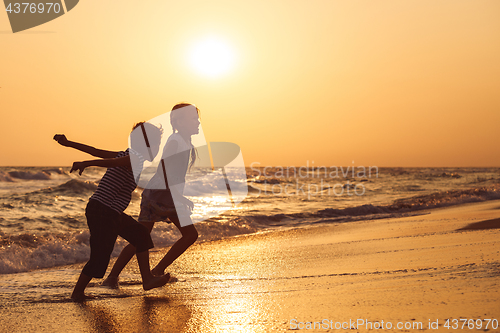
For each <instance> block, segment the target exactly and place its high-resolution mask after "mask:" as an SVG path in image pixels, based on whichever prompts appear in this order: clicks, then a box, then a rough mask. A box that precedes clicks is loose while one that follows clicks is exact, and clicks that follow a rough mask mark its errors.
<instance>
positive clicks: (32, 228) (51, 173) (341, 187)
mask: <svg viewBox="0 0 500 333" xmlns="http://www.w3.org/2000/svg"><path fill="white" fill-rule="evenodd" d="M69 169H70V168H69V167H0V274H12V273H21V272H29V271H34V270H40V269H44V268H53V267H57V266H62V265H69V264H76V263H82V262H85V261H86V260H88V258H89V254H90V248H89V232H88V229H87V225H86V219H85V215H84V211H85V206H86V204H87V201H88V199H89V197H90V196H91V195H92V193H93V192H94V191H95V189H96V187H97V184H98V182H99V179H100V178H101V177H102V175H103V174H104V170H103V169H99V168H89V169H87V170H85V172H84V174H83V175H82V176H79V175H77V174H70V173H69ZM216 172H218V171H217V170H216ZM203 174H206V170H194V171H193V173H192V174H191V176H188V181H189V177H194V178H193V179H196V182H194V183H193V184H194V185H193V186H191V187H188V188H187V189H186V193H185V194H186V196H187V197H188V198H190V199H191V200H192V201H193V202H194V203H195V209H194V212H193V217H194V220H195V221H197V222H196V224H195V226H196V228H197V229H198V232H199V234H200V238H199V242H200V241H207V240H215V239H221V238H225V237H237V236H238V235H242V234H249V233H255V232H269V231H272V230H276V229H282V228H308V227H310V226H313V225H320V224H331V223H349V222H351V221H359V220H372V219H380V218H391V217H401V216H409V215H416V214H425V210H427V209H431V208H437V207H445V206H451V205H459V204H463V203H468V202H479V201H486V200H494V199H500V168H378V167H366V168H365V167H359V166H354V165H353V166H348V167H312V166H308V167H284V168H283V167H266V168H264V167H248V168H246V174H247V181H246V183H245V184H244V183H242V184H240V186H241V187H242V188H243V187H246V188H247V189H248V195H247V196H246V198H244V200H243V201H242V202H240V203H238V204H236V205H233V204H231V201H230V198H228V196H227V195H226V196H224V195H222V193H219V192H217V191H214V189H213V188H211V184H209V183H208V182H209V180H208V179H210V178H204V177H200V175H203ZM207 188H210V190H206V189H207ZM141 191H142V190H141V189H140V188H138V189H137V190H136V191H135V192H134V195H133V199H132V202H131V203H130V205H129V207H128V208H127V210H126V213H128V214H129V215H131V216H133V217H135V218H137V216H138V214H139V205H140V195H141ZM245 192H247V191H245ZM219 194H220V195H219ZM240 199H243V198H240ZM207 211H209V212H210V214H208V213H207ZM208 216H211V217H208ZM152 238H153V241H154V243H155V246H156V247H166V246H170V245H172V244H173V243H174V242H175V241H176V240H177V239H178V238H179V233H178V231H177V230H176V228H175V227H174V226H173V225H172V224H169V223H162V222H159V223H157V224H156V225H155V228H154V229H153V232H152ZM126 244H127V243H126V241H124V240H122V239H119V240H118V241H117V243H116V245H115V250H114V253H113V255H114V256H116V255H118V254H119V252H120V251H121V249H122V248H123V247H124V246H125V245H126Z"/></svg>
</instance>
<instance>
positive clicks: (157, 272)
mask: <svg viewBox="0 0 500 333" xmlns="http://www.w3.org/2000/svg"><path fill="white" fill-rule="evenodd" d="M151 274H153V276H163V275H164V274H165V270H159V269H158V267H155V268H153V269H152V270H151Z"/></svg>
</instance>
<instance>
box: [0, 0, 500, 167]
mask: <svg viewBox="0 0 500 333" xmlns="http://www.w3.org/2000/svg"><path fill="white" fill-rule="evenodd" d="M0 6H1V5H0ZM2 8H3V7H2ZM499 13H500V1H498V0H491V1H472V0H467V1H464V0H449V1H445V0H443V1H435V0H416V1H415V0H404V1H402V0H390V1H386V0H378V1H372V0H365V1H355V0H344V1H337V0H327V1H319V0H313V1H303V0H301V1H291V0H283V1H210V2H208V1H178V2H171V1H157V0H152V1H148V2H146V3H138V2H124V1H122V2H120V3H119V4H118V3H117V2H103V1H96V0H85V1H80V3H79V4H78V5H77V6H76V7H75V8H74V9H73V10H72V11H71V12H69V13H67V14H65V15H63V16H62V17H60V18H58V19H56V20H54V21H51V22H48V23H46V24H44V25H41V26H39V27H35V28H33V29H30V30H27V31H25V32H19V33H16V34H12V32H11V30H10V25H9V22H8V18H7V14H6V12H4V11H2V12H1V13H0V87H1V88H0V111H1V115H2V121H1V122H0V140H1V143H2V145H1V147H0V165H3V166H8V165H12V166H17V165H25V166H43V165H70V164H71V162H72V161H74V160H81V159H85V158H86V156H85V155H83V154H82V153H78V152H73V151H71V150H70V149H68V148H63V147H60V146H58V145H57V143H55V142H54V141H53V140H52V136H53V135H54V134H55V133H65V134H67V136H68V138H69V139H74V140H76V141H80V142H84V143H87V144H91V145H94V146H97V147H99V148H105V149H111V150H118V149H123V148H125V147H126V145H127V137H128V133H129V131H130V128H131V125H132V124H133V123H135V122H137V121H140V120H147V119H150V118H153V117H155V116H157V115H159V114H161V113H164V112H166V111H169V110H170V108H171V107H172V106H173V105H174V104H176V103H178V102H181V101H188V102H191V103H195V104H197V105H198V106H199V108H200V109H201V112H202V124H203V128H204V131H205V135H206V138H207V140H208V141H230V142H234V143H237V144H239V145H240V147H241V148H242V152H243V157H244V160H245V163H246V164H247V165H250V164H251V163H253V162H258V163H260V165H261V166H266V165H283V166H286V165H297V166H299V165H306V162H307V161H309V164H311V161H314V164H315V165H316V166H321V165H325V166H335V165H352V161H354V162H355V165H365V166H369V165H377V166H500V152H499V148H498V144H499V142H500V140H499V139H500V134H499V133H500V131H499V130H498V125H499V124H500V94H499V93H498V91H500V61H499V59H500V38H499V37H500V20H499V16H498V15H499ZM207 36H216V37H217V38H220V39H222V40H225V41H226V42H227V44H228V45H229V46H230V47H231V48H232V49H233V51H234V53H235V65H234V67H233V69H232V70H231V71H230V72H228V73H227V74H226V75H223V76H220V77H218V78H208V77H205V76H203V75H202V74H201V73H199V72H196V71H195V70H194V69H193V67H192V66H190V64H189V63H188V61H187V59H188V58H189V50H190V49H191V47H192V45H194V44H196V42H197V41H199V40H201V39H203V38H205V37H207Z"/></svg>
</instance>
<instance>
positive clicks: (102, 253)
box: [71, 200, 119, 300]
mask: <svg viewBox="0 0 500 333" xmlns="http://www.w3.org/2000/svg"><path fill="white" fill-rule="evenodd" d="M85 216H86V217H87V225H88V227H89V230H90V259H89V261H88V262H87V264H86V265H85V267H83V269H82V273H81V274H80V277H79V278H78V281H77V283H76V285H75V288H74V290H73V293H72V294H71V298H73V299H75V300H83V299H85V293H84V292H85V288H86V287H87V285H88V284H89V282H90V280H92V278H93V277H97V278H102V277H103V276H104V273H106V268H107V267H108V263H109V258H110V257H111V253H112V252H113V247H114V245H115V241H116V238H117V237H118V234H117V229H116V227H115V225H116V220H117V219H118V218H119V214H118V213H116V212H114V211H112V210H111V209H110V208H109V207H107V206H105V205H103V204H101V203H100V202H97V201H96V200H90V201H89V203H88V205H87V208H86V210H85Z"/></svg>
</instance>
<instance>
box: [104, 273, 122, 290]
mask: <svg viewBox="0 0 500 333" xmlns="http://www.w3.org/2000/svg"><path fill="white" fill-rule="evenodd" d="M101 286H105V287H109V288H111V289H118V288H119V284H118V278H117V277H112V276H108V277H107V278H105V279H104V281H102V283H101Z"/></svg>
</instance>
